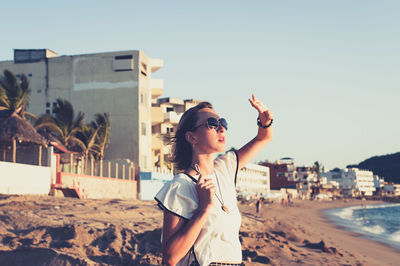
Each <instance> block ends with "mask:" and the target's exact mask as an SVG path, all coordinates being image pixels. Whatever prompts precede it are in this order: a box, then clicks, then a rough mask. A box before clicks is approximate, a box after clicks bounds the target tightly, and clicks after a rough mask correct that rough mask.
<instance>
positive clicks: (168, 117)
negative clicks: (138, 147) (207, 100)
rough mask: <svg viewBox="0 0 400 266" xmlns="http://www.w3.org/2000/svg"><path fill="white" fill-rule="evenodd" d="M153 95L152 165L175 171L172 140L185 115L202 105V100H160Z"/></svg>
mask: <svg viewBox="0 0 400 266" xmlns="http://www.w3.org/2000/svg"><path fill="white" fill-rule="evenodd" d="M158 96H159V95H158V94H153V101H152V108H151V125H152V147H151V148H152V165H153V166H154V167H157V168H161V169H162V168H165V167H166V168H168V169H170V170H173V164H172V163H170V162H169V159H170V155H171V148H172V145H171V138H172V137H173V136H174V135H175V132H176V129H177V126H178V123H179V120H180V119H181V117H182V115H183V113H184V112H185V111H186V110H188V109H190V108H192V107H194V106H196V105H197V104H198V103H200V102H201V101H200V100H194V99H186V100H182V99H177V98H170V97H167V98H159V99H157V97H158Z"/></svg>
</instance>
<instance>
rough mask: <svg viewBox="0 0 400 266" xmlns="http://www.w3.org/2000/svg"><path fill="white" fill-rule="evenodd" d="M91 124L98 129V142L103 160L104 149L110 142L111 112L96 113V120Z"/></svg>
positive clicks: (100, 156)
mask: <svg viewBox="0 0 400 266" xmlns="http://www.w3.org/2000/svg"><path fill="white" fill-rule="evenodd" d="M90 125H91V126H92V127H93V128H94V129H97V130H98V133H97V138H96V143H97V145H98V146H99V158H100V159H101V160H102V159H103V158H104V150H105V149H106V148H107V146H108V144H109V143H110V136H111V135H110V129H111V122H110V114H108V113H103V114H96V115H95V119H94V121H92V123H91V124H90Z"/></svg>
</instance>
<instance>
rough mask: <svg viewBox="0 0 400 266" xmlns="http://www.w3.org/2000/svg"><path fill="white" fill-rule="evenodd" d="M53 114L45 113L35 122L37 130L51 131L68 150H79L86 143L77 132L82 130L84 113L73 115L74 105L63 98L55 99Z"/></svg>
mask: <svg viewBox="0 0 400 266" xmlns="http://www.w3.org/2000/svg"><path fill="white" fill-rule="evenodd" d="M53 113H54V115H53V116H51V115H48V114H45V115H43V116H41V117H40V118H39V119H38V120H37V121H36V123H35V128H36V129H37V130H38V131H39V132H47V133H51V134H52V135H53V136H54V137H56V138H57V139H58V140H59V141H60V142H61V143H62V144H63V145H64V146H66V147H67V148H68V149H70V150H75V151H79V150H82V147H85V146H86V145H85V144H84V143H83V142H82V140H81V139H79V138H78V137H77V134H78V133H79V132H81V131H82V121H83V119H84V117H85V114H84V113H82V112H79V113H78V114H77V115H75V111H74V107H73V106H72V104H71V103H70V102H69V101H68V100H65V99H60V98H59V99H57V100H56V105H55V107H54V110H53Z"/></svg>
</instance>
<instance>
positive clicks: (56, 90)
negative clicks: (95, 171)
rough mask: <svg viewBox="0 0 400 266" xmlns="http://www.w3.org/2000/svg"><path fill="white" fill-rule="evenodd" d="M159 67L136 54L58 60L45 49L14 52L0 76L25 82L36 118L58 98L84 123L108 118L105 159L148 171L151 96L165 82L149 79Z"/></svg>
mask: <svg viewBox="0 0 400 266" xmlns="http://www.w3.org/2000/svg"><path fill="white" fill-rule="evenodd" d="M162 66H163V61H162V60H160V59H152V58H149V57H148V56H147V55H146V54H144V53H143V52H142V51H138V50H129V51H118V52H106V53H95V54H83V55H70V56H58V54H57V53H55V52H53V51H51V50H48V49H27V50H22V49H16V50H14V59H13V60H10V61H3V62H0V72H1V74H2V73H3V71H4V70H5V69H8V70H10V71H12V72H13V73H15V74H16V75H17V76H18V75H21V74H25V75H26V76H27V77H28V79H29V82H30V88H31V95H30V104H29V107H28V111H29V112H31V113H33V114H35V115H42V114H45V113H47V114H52V111H53V108H54V106H55V104H56V99H58V98H64V99H66V100H68V101H70V102H71V103H72V105H73V106H74V108H75V111H76V112H79V111H81V112H84V113H85V114H86V122H87V123H88V122H90V120H91V119H92V118H93V116H94V115H95V114H96V113H104V112H106V113H109V114H110V120H111V143H110V146H109V148H108V149H107V150H106V151H105V158H106V159H130V160H131V161H134V162H135V163H136V165H137V166H139V167H140V168H141V169H144V170H146V169H150V168H151V167H152V165H151V162H152V150H151V146H152V145H151V140H152V137H151V136H152V134H151V129H152V128H151V126H152V125H151V102H152V98H153V97H152V94H157V95H161V93H162V90H163V81H162V80H155V79H152V77H151V76H152V74H153V73H154V72H156V71H157V70H158V69H160V68H161V67H162Z"/></svg>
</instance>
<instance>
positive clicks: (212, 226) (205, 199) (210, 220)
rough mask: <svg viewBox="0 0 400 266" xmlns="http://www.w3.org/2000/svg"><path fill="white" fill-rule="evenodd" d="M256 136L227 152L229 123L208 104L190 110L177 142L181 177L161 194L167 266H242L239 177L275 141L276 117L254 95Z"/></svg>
mask: <svg viewBox="0 0 400 266" xmlns="http://www.w3.org/2000/svg"><path fill="white" fill-rule="evenodd" d="M249 102H250V104H251V106H253V107H254V108H255V109H256V110H257V111H258V119H257V125H258V133H257V135H256V137H255V138H253V139H252V140H251V141H250V142H248V143H247V144H246V145H244V146H243V147H242V148H240V149H239V150H237V151H229V152H227V153H225V154H224V155H220V156H218V157H217V158H215V155H216V154H217V153H222V152H224V151H225V148H226V145H225V133H226V130H227V129H228V124H227V121H226V120H225V119H224V118H220V117H219V115H218V114H217V113H216V112H215V111H214V109H213V106H212V105H211V104H210V103H208V102H202V103H200V104H198V105H197V106H195V107H192V108H190V109H189V110H187V111H186V112H185V113H184V114H183V116H182V118H181V119H180V121H179V124H178V128H177V131H176V135H175V137H174V139H173V142H174V147H173V162H174V164H175V167H176V169H178V170H179V171H181V172H180V173H179V174H177V175H175V176H174V178H173V180H171V181H170V182H168V183H166V184H165V185H164V186H163V187H162V188H161V190H160V191H159V192H158V193H157V195H156V197H155V200H156V201H157V202H158V204H159V206H160V208H161V209H163V211H164V221H163V230H162V237H161V248H162V254H163V263H164V264H166V265H221V264H218V263H229V264H225V265H241V264H242V249H241V244H240V241H239V229H240V224H241V216H240V213H239V209H238V206H237V200H236V189H235V185H236V174H237V172H238V170H239V169H240V168H242V167H243V166H245V165H246V164H247V163H248V162H250V161H251V160H252V159H253V158H254V157H255V156H256V155H257V154H258V153H259V152H260V151H261V150H262V149H263V148H264V147H265V146H266V145H267V144H268V143H269V142H270V141H271V140H272V135H273V132H272V127H271V125H272V122H273V114H272V113H271V111H269V110H268V109H267V107H266V106H265V105H264V104H263V103H262V102H261V101H259V100H258V99H257V98H256V97H255V96H254V95H252V98H251V99H249Z"/></svg>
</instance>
